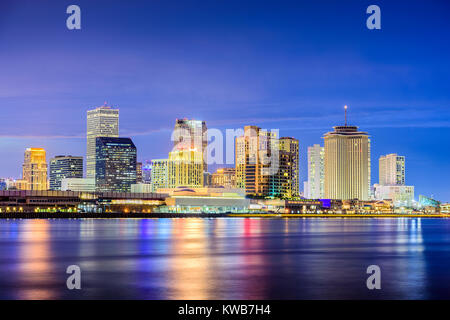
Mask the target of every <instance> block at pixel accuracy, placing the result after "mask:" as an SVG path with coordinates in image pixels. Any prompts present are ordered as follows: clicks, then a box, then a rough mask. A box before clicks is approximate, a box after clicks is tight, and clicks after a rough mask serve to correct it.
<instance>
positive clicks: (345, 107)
mask: <svg viewBox="0 0 450 320" xmlns="http://www.w3.org/2000/svg"><path fill="white" fill-rule="evenodd" d="M347 108H348V107H347V105H345V106H344V109H345V126H347Z"/></svg>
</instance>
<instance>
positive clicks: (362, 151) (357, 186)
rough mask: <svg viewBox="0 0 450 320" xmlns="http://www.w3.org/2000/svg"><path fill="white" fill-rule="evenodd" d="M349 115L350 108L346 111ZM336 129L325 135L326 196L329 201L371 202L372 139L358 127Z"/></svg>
mask: <svg viewBox="0 0 450 320" xmlns="http://www.w3.org/2000/svg"><path fill="white" fill-rule="evenodd" d="M345 111H346V113H347V106H346V108H345ZM345 118H346V120H345V125H344V126H336V127H334V131H333V132H328V133H326V134H325V135H324V140H325V146H324V173H325V182H324V196H325V198H327V199H340V200H347V199H359V200H369V194H370V139H369V135H368V134H367V133H366V132H361V131H358V127H356V126H349V125H347V116H346V117H345Z"/></svg>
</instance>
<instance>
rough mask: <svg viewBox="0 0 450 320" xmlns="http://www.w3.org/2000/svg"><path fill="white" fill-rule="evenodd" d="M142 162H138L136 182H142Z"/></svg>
mask: <svg viewBox="0 0 450 320" xmlns="http://www.w3.org/2000/svg"><path fill="white" fill-rule="evenodd" d="M142 180H143V177H142V162H136V183H142Z"/></svg>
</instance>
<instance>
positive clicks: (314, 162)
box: [305, 144, 325, 199]
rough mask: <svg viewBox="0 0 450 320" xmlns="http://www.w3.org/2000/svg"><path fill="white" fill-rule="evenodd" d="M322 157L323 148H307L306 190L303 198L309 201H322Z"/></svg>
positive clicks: (323, 153) (323, 172)
mask: <svg viewBox="0 0 450 320" xmlns="http://www.w3.org/2000/svg"><path fill="white" fill-rule="evenodd" d="M324 155H325V150H324V147H321V146H320V145H318V144H315V145H313V146H312V147H308V183H307V188H308V190H307V193H306V194H305V197H307V198H309V199H322V198H323V196H324V183H325V170H324V163H323V162H324Z"/></svg>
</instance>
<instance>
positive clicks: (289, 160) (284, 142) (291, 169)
mask: <svg viewBox="0 0 450 320" xmlns="http://www.w3.org/2000/svg"><path fill="white" fill-rule="evenodd" d="M278 146H279V151H278V170H277V172H274V173H273V174H272V175H271V176H270V194H269V195H271V196H274V197H279V198H284V199H289V198H292V197H298V196H299V192H300V190H299V189H300V183H299V152H298V147H299V146H298V140H297V139H295V138H291V137H281V138H280V139H279V143H278Z"/></svg>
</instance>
